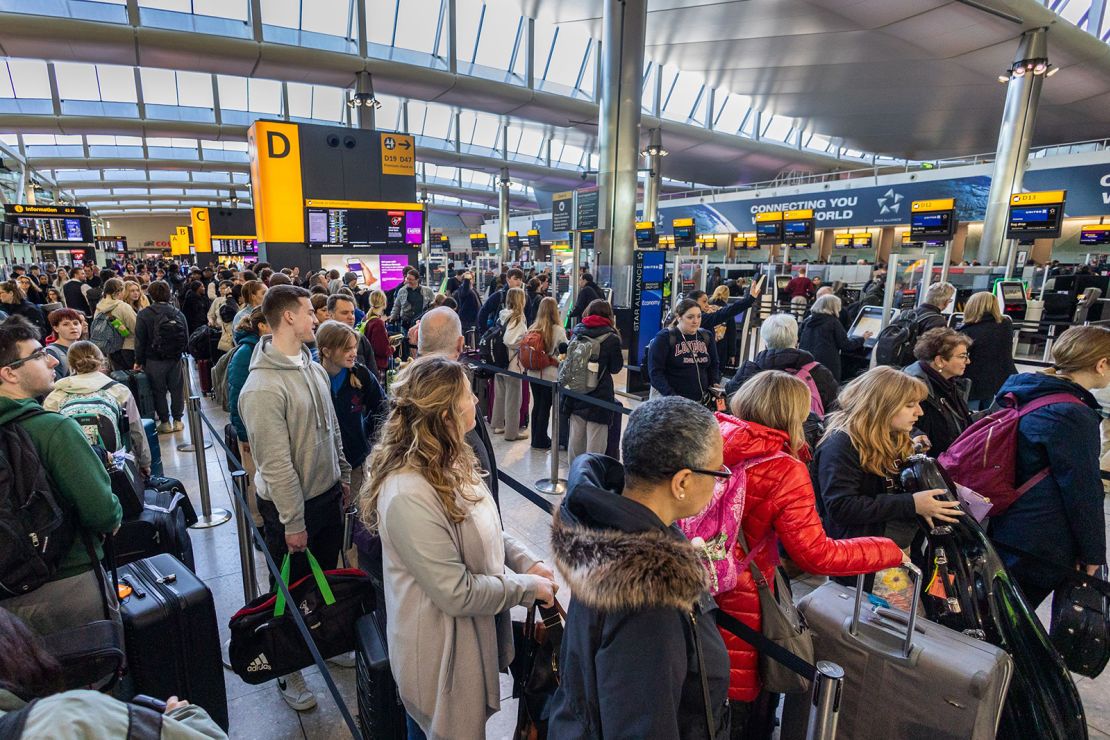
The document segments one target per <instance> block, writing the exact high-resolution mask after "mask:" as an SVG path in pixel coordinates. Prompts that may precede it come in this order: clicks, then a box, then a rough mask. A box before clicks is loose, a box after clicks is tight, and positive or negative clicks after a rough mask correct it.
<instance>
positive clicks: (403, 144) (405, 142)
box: [397, 139, 412, 149]
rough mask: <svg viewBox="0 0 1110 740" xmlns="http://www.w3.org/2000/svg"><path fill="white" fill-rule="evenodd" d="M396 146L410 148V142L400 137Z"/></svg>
mask: <svg viewBox="0 0 1110 740" xmlns="http://www.w3.org/2000/svg"><path fill="white" fill-rule="evenodd" d="M397 146H400V147H404V148H405V149H412V144H410V143H409V142H408V139H402V140H401V142H400V143H399V144H398V145H397Z"/></svg>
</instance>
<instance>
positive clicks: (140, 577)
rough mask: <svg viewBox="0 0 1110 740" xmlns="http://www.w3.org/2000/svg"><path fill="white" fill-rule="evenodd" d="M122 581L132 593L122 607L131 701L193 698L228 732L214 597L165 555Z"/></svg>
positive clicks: (132, 567) (129, 571) (127, 569)
mask: <svg viewBox="0 0 1110 740" xmlns="http://www.w3.org/2000/svg"><path fill="white" fill-rule="evenodd" d="M118 579H119V585H120V586H121V587H124V586H129V587H130V588H131V592H130V594H129V595H128V596H126V597H124V598H123V599H122V600H121V602H120V614H121V615H122V617H123V634H124V641H125V644H126V646H127V666H128V675H127V677H126V678H125V679H124V684H123V686H124V689H125V690H126V691H125V693H126V694H127V698H130V697H131V696H135V695H137V694H146V695H147V696H155V697H158V698H163V697H169V696H177V697H178V698H180V699H187V700H188V701H190V702H192V703H193V704H197V705H199V706H201V707H203V708H204V709H205V711H207V712H208V714H209V715H210V716H211V717H212V719H214V720H215V721H216V722H217V723H218V724H219V725H220V727H222V728H224V729H225V730H226V729H227V728H228V717H227V691H226V689H225V687H224V667H223V662H222V660H221V658H220V631H219V628H218V627H217V625H216V607H215V604H214V602H213V601H212V592H211V591H209V590H208V587H207V586H205V585H204V583H203V582H202V581H201V580H200V579H199V578H197V577H196V575H194V574H193V572H192V571H191V570H190V569H189V568H186V567H185V566H184V565H183V564H182V563H181V562H180V561H179V560H177V559H176V558H174V557H173V556H172V555H165V554H162V555H155V556H154V557H151V558H146V559H143V560H139V561H136V562H134V563H131V564H129V565H123V566H120V567H119V571H118ZM124 590H125V591H126V589H124Z"/></svg>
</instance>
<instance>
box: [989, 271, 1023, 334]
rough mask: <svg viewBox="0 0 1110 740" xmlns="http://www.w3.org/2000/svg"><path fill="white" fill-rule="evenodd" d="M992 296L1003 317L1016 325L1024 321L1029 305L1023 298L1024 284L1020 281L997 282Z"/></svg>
mask: <svg viewBox="0 0 1110 740" xmlns="http://www.w3.org/2000/svg"><path fill="white" fill-rule="evenodd" d="M994 295H995V298H997V299H998V307H999V308H1000V309H1001V310H1002V315H1003V316H1009V317H1010V320H1011V321H1013V322H1015V323H1017V322H1019V321H1025V314H1026V311H1027V310H1028V308H1029V303H1028V301H1027V300H1026V297H1025V283H1023V282H1022V281H1021V280H999V281H998V282H997V283H995V284H994Z"/></svg>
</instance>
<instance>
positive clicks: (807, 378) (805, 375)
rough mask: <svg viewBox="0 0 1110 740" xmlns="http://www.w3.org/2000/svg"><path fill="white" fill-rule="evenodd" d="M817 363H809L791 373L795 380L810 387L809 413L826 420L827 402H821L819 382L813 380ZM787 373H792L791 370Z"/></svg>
mask: <svg viewBox="0 0 1110 740" xmlns="http://www.w3.org/2000/svg"><path fill="white" fill-rule="evenodd" d="M818 364H819V363H817V362H807V363H806V364H804V365H802V366H801V367H800V368H798V369H797V370H795V371H793V372H791V373H790V374H791V375H793V376H794V377H795V378H798V379H799V380H802V381H804V382H805V384H806V386H808V387H809V411H810V413H812V414H817V418H818V419H824V418H825V402H824V401H822V400H821V391H819V390H817V381H815V380H814V379H813V375H812V373H813V368H815V367H817V365H818ZM787 372H790V371H789V370H788V371H787Z"/></svg>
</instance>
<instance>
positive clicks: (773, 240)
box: [755, 221, 782, 244]
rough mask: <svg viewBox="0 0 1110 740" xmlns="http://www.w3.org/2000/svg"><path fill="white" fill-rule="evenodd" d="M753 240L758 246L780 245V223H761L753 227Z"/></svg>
mask: <svg viewBox="0 0 1110 740" xmlns="http://www.w3.org/2000/svg"><path fill="white" fill-rule="evenodd" d="M755 238H756V240H757V241H758V242H759V243H760V244H781V243H782V221H762V222H760V223H757V224H756V225H755Z"/></svg>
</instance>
